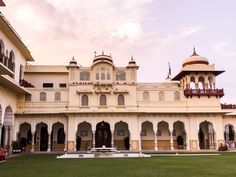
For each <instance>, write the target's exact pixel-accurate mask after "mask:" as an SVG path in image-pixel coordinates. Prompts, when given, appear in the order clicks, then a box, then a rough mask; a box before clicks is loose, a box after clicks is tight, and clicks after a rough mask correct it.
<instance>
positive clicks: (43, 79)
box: [0, 14, 236, 152]
mask: <svg viewBox="0 0 236 177" xmlns="http://www.w3.org/2000/svg"><path fill="white" fill-rule="evenodd" d="M32 61H34V59H33V57H32V56H31V54H30V52H29V50H28V49H27V47H26V46H25V44H24V43H23V42H22V40H21V38H20V37H19V36H18V34H17V33H16V32H15V30H14V29H13V27H12V26H11V25H10V23H9V22H8V21H7V20H6V18H5V17H4V16H3V15H2V14H1V15H0V144H1V146H2V147H4V148H6V149H8V150H11V148H12V142H13V141H18V142H19V143H20V144H21V146H23V147H24V149H25V151H29V152H35V151H48V152H49V151H67V152H75V151H85V150H89V149H91V148H92V147H102V146H103V145H104V146H106V147H116V148H117V149H118V150H130V151H141V150H155V151H161V150H170V151H171V150H180V149H181V150H182V149H183V150H200V149H212V150H214V149H215V150H217V149H218V147H219V145H220V144H221V143H227V144H228V145H229V147H230V148H234V147H235V140H236V138H235V131H234V129H235V126H236V111H235V110H236V109H235V106H234V105H221V103H220V98H221V97H223V96H224V90H223V89H221V88H218V87H217V76H218V75H220V74H222V73H223V72H224V71H223V70H218V69H216V68H215V65H213V64H211V61H209V60H208V59H207V58H205V57H202V56H200V55H198V54H197V53H196V52H195V50H194V51H193V54H192V55H191V56H189V57H187V58H186V59H184V60H183V64H182V66H180V72H178V74H177V75H176V76H174V77H173V78H172V79H171V78H170V77H168V78H167V79H166V80H164V81H163V82H156V83H139V82H137V77H138V76H137V70H138V68H139V66H138V65H137V63H136V62H135V60H134V59H133V58H131V60H130V61H128V62H127V65H126V66H121V67H120V66H116V64H115V63H114V60H113V58H112V57H111V56H110V55H106V54H104V53H102V54H101V55H95V56H94V58H93V59H91V65H90V66H87V67H83V66H81V65H80V64H79V63H78V61H76V59H75V58H72V60H71V61H69V62H68V65H67V66H56V65H53V66H49V65H31V64H30V65H29V64H28V62H32Z"/></svg>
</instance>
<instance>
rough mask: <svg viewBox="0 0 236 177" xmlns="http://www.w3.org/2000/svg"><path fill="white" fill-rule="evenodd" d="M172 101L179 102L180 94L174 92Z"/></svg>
mask: <svg viewBox="0 0 236 177" xmlns="http://www.w3.org/2000/svg"><path fill="white" fill-rule="evenodd" d="M174 100H175V101H179V100H180V93H179V92H178V91H176V92H175V93H174Z"/></svg>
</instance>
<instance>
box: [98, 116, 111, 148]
mask: <svg viewBox="0 0 236 177" xmlns="http://www.w3.org/2000/svg"><path fill="white" fill-rule="evenodd" d="M102 146H106V147H111V130H110V125H109V124H108V123H107V122H104V121H102V122H100V123H98V124H97V126H96V133H95V147H102Z"/></svg>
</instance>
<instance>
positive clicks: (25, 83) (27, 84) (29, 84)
mask: <svg viewBox="0 0 236 177" xmlns="http://www.w3.org/2000/svg"><path fill="white" fill-rule="evenodd" d="M20 86H22V87H26V88H33V87H34V86H33V85H32V84H31V83H29V82H28V81H26V80H24V79H22V80H20Z"/></svg>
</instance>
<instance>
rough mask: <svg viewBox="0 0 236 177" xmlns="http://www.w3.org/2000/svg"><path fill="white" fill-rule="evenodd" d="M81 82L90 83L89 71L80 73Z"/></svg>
mask: <svg viewBox="0 0 236 177" xmlns="http://www.w3.org/2000/svg"><path fill="white" fill-rule="evenodd" d="M80 80H81V81H89V80H90V73H89V72H88V71H81V72H80Z"/></svg>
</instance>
